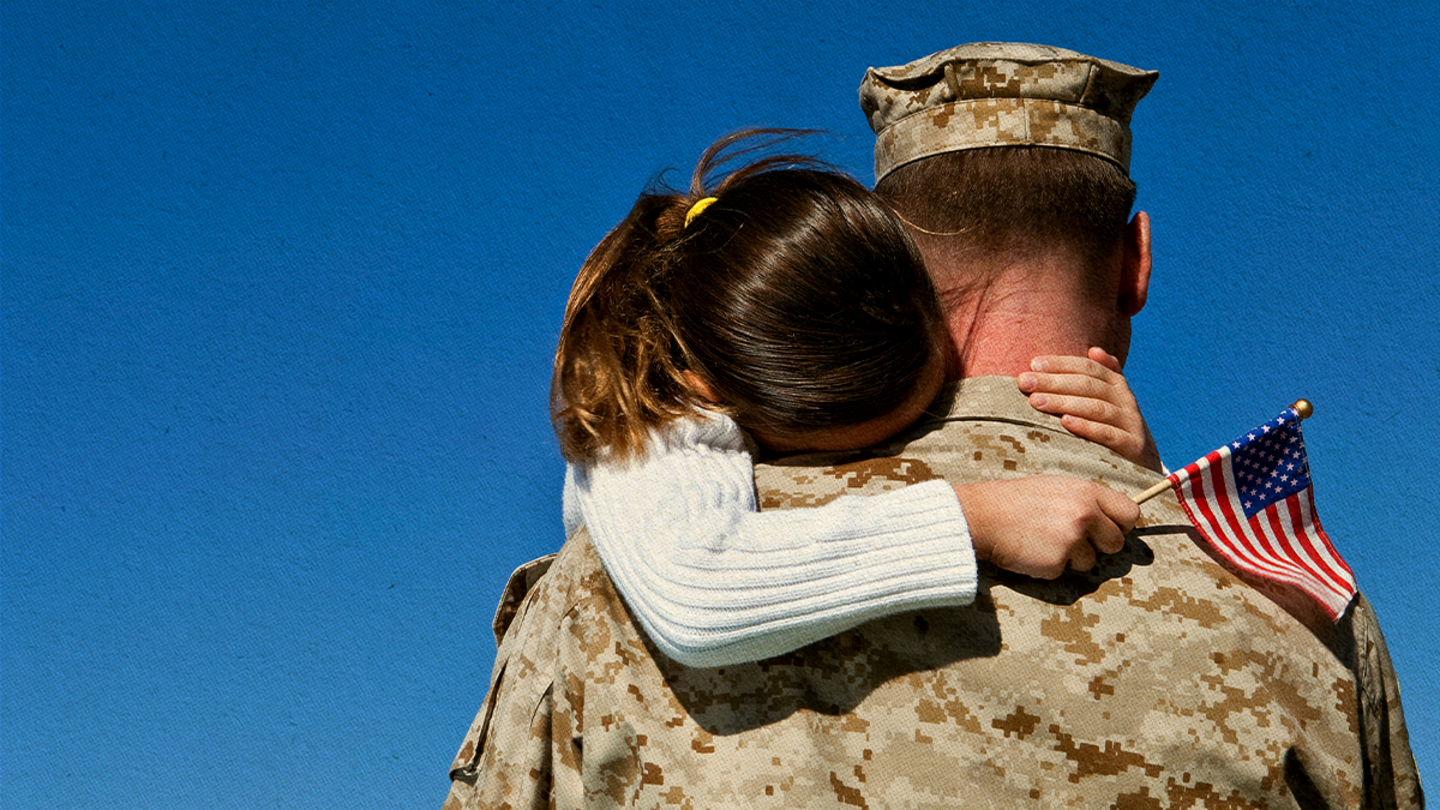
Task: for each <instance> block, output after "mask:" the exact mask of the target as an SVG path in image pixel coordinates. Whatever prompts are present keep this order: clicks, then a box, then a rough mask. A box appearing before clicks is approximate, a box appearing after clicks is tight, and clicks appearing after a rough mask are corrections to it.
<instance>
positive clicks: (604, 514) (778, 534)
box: [564, 414, 976, 667]
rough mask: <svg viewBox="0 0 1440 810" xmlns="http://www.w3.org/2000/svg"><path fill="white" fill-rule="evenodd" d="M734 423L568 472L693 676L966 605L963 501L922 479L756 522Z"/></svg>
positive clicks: (969, 568) (659, 630) (640, 598)
mask: <svg viewBox="0 0 1440 810" xmlns="http://www.w3.org/2000/svg"><path fill="white" fill-rule="evenodd" d="M751 449H752V445H751V444H750V443H749V440H748V438H747V437H746V435H745V433H744V432H743V431H742V430H741V429H740V427H739V426H738V425H736V424H735V422H734V421H733V420H731V419H729V418H728V417H725V416H721V415H718V414H707V415H705V416H700V417H696V418H691V419H681V420H677V421H676V422H673V423H671V424H670V425H667V426H666V428H665V429H664V430H662V431H658V432H656V433H654V434H652V436H651V437H650V439H649V442H648V444H647V447H646V452H645V454H644V456H643V457H641V458H638V459H636V460H634V461H630V462H626V463H609V462H602V463H599V464H594V465H573V464H572V465H570V467H569V468H568V469H567V471H566V476H565V497H564V514H565V531H566V535H567V536H568V535H569V534H570V533H571V532H573V531H574V530H575V529H577V528H578V527H579V526H580V525H581V524H582V523H583V524H584V525H585V526H586V527H587V528H588V529H589V530H590V538H591V540H592V542H593V543H594V544H595V549H596V551H597V552H599V554H600V559H601V561H602V562H604V564H605V570H606V571H607V572H609V574H610V577H611V579H612V580H613V581H614V582H615V586H616V588H618V589H619V592H620V595H621V597H622V598H624V600H625V603H626V604H627V605H629V607H630V609H631V611H633V613H634V614H635V617H636V618H637V619H638V620H639V621H640V624H641V625H642V626H644V628H645V631H646V632H647V633H648V634H649V635H650V638H651V639H652V640H653V641H654V642H655V644H656V645H657V646H658V647H659V648H660V649H661V650H662V651H663V652H664V653H665V654H666V655H668V656H670V657H671V658H673V659H675V660H676V661H679V662H681V663H683V664H686V665H687V666H694V667H702V666H708V667H714V666H722V665H725V664H734V663H741V662H745V661H756V660H760V659H762V658H769V657H772V656H776V655H780V654H782V653H786V652H790V651H791V650H795V649H797V648H799V647H802V646H804V645H806V644H809V643H811V642H814V641H818V640H820V639H823V638H827V637H829V636H832V635H834V634H836V633H839V632H841V631H843V630H848V629H850V628H851V627H854V626H856V625H858V624H861V623H863V622H865V621H868V620H870V619H874V618H878V617H880V616H885V615H889V614H892V613H897V612H900V611H905V610H914V609H919V608H928V607H955V606H962V605H968V604H970V602H971V601H973V600H974V598H975V588H976V568H975V552H974V549H973V548H972V547H971V543H970V533H969V530H968V528H967V526H966V523H965V515H964V513H963V512H962V511H961V509H960V502H959V500H958V499H957V498H956V497H955V491H954V489H953V488H952V487H951V486H950V485H949V484H946V483H945V482H944V481H927V482H924V483H920V484H913V485H910V486H906V487H902V488H900V489H897V490H895V491H892V492H887V493H884V494H882V495H874V496H847V497H842V498H839V499H837V500H835V501H832V502H831V503H828V504H826V505H824V506H821V507H818V508H813V509H789V510H772V511H767V512H759V511H758V510H757V509H756V505H755V484H754V458H753V455H752V452H751Z"/></svg>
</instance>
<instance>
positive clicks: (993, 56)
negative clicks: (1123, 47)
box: [860, 43, 1158, 354]
mask: <svg viewBox="0 0 1440 810" xmlns="http://www.w3.org/2000/svg"><path fill="white" fill-rule="evenodd" d="M1157 75H1158V74H1156V73H1154V72H1149V71H1142V70H1138V69H1136V68H1132V67H1129V66H1126V65H1121V64H1118V63H1115V62H1110V61H1107V60H1104V59H1097V58H1095V57H1091V56H1085V55H1083V54H1079V53H1075V52H1073V51H1067V50H1064V49H1061V48H1052V47H1047V46H1042V45H1029V44H1022V43H974V44H968V45H960V46H957V47H955V48H950V49H949V50H945V51H941V52H939V53H935V54H931V55H930V56H927V57H924V58H922V59H918V60H916V61H914V62H911V63H909V64H907V65H903V66H900V67H890V68H871V69H870V70H868V71H867V72H866V75H865V79H864V81H863V82H862V84H861V86H860V106H861V109H862V110H863V111H864V112H865V114H866V116H867V118H868V119H869V122H870V126H871V128H872V129H874V130H875V133H876V141H875V176H876V187H875V188H876V191H877V192H878V193H879V195H880V196H881V197H882V198H883V199H884V200H885V201H886V202H887V203H888V204H889V205H890V206H891V207H892V208H894V209H895V211H896V212H897V213H898V214H899V215H900V216H901V217H902V218H903V219H904V220H905V222H906V223H907V225H909V227H910V229H911V233H912V235H913V236H914V237H915V240H916V242H917V244H918V246H919V247H920V249H921V251H922V253H923V254H924V255H925V259H926V262H927V265H928V266H929V268H930V270H931V273H932V275H933V276H934V277H935V280H936V283H937V286H938V287H939V289H940V292H941V294H942V296H946V297H947V298H948V299H950V300H952V301H953V300H957V299H959V298H963V297H964V296H963V295H962V293H964V292H965V291H967V290H970V289H972V288H973V287H974V286H975V285H977V284H981V285H983V284H985V283H988V282H989V280H990V278H991V276H992V275H993V274H994V273H996V272H1000V271H1001V269H1003V268H1015V267H1027V266H1032V265H1035V264H1036V263H1035V262H1032V261H1031V260H1032V259H1035V258H1037V257H1048V258H1052V259H1053V258H1054V257H1055V256H1057V255H1059V256H1063V257H1065V258H1066V259H1067V262H1066V264H1067V266H1073V267H1074V268H1076V272H1081V273H1082V274H1084V275H1086V276H1087V277H1088V278H1087V283H1089V282H1093V283H1091V286H1092V287H1093V292H1094V294H1095V295H1098V296H1108V295H1111V294H1112V293H1113V290H1112V288H1113V286H1114V284H1115V283H1116V282H1115V279H1114V278H1113V276H1114V272H1115V268H1116V266H1117V262H1120V261H1123V257H1124V254H1125V252H1126V249H1127V248H1126V246H1127V241H1134V239H1135V238H1136V234H1135V233H1134V230H1135V228H1136V226H1137V223H1135V222H1133V221H1132V220H1131V217H1130V212H1131V207H1132V206H1133V204H1134V201H1135V184H1134V183H1133V182H1132V181H1131V179H1130V177H1129V164H1130V129H1129V122H1130V114H1131V112H1132V111H1133V110H1134V108H1135V105H1136V103H1137V102H1138V101H1139V100H1140V99H1141V98H1142V97H1143V96H1144V95H1145V93H1146V92H1147V91H1148V90H1149V89H1150V86H1151V85H1152V84H1153V83H1154V82H1155V79H1156V78H1157ZM1137 219H1140V220H1142V222H1140V223H1138V225H1140V226H1143V225H1144V224H1145V222H1146V221H1144V218H1143V215H1140V216H1139V217H1137ZM1140 247H1143V249H1144V253H1145V256H1144V260H1145V262H1146V273H1147V274H1148V237H1147V244H1146V245H1144V246H1135V245H1132V246H1131V249H1132V250H1137V249H1139V248H1140ZM1135 258H1138V257H1135ZM1051 264H1052V265H1053V264H1054V263H1053V262H1051ZM1147 278H1148V275H1147ZM1131 286H1132V287H1133V284H1132V285H1131ZM1127 295H1128V297H1129V298H1130V299H1133V300H1127V301H1117V302H1116V303H1117V305H1118V306H1119V309H1120V311H1121V312H1123V313H1124V314H1123V315H1122V317H1128V316H1129V315H1133V314H1134V312H1137V311H1138V310H1139V307H1140V306H1143V303H1144V301H1143V296H1144V290H1143V289H1141V290H1139V292H1138V297H1137V293H1135V292H1131V293H1128V294H1127ZM1116 297H1117V298H1118V297H1120V296H1116ZM1119 348H1120V349H1121V352H1117V354H1119V353H1122V352H1123V347H1119ZM1112 351H1114V349H1112Z"/></svg>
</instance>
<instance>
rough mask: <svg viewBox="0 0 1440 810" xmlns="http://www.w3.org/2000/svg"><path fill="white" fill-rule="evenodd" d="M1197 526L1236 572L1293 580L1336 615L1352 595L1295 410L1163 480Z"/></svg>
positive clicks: (1352, 581) (1347, 571) (1351, 576)
mask: <svg viewBox="0 0 1440 810" xmlns="http://www.w3.org/2000/svg"><path fill="white" fill-rule="evenodd" d="M1168 480H1169V481H1170V485H1171V486H1172V487H1173V488H1174V490H1175V494H1176V496H1178V497H1179V498H1180V505H1181V506H1183V507H1185V511H1186V512H1187V513H1188V514H1189V515H1190V521H1191V522H1192V523H1194V524H1195V528H1196V529H1198V530H1199V531H1200V534H1201V535H1202V536H1203V537H1204V538H1205V539H1206V540H1207V541H1209V543H1210V545H1211V546H1212V547H1214V548H1215V550H1216V551H1218V552H1219V553H1221V554H1222V555H1224V556H1225V557H1226V558H1227V559H1228V560H1230V561H1231V562H1232V563H1234V564H1235V565H1236V566H1238V567H1240V568H1241V569H1243V570H1245V571H1248V572H1250V573H1252V574H1255V575H1257V576H1261V577H1264V578H1266V579H1271V580H1275V581H1278V582H1283V583H1287V584H1289V585H1293V586H1295V587H1297V588H1299V589H1300V590H1302V591H1304V592H1305V593H1307V594H1309V595H1310V596H1312V597H1314V599H1315V600H1316V601H1317V602H1319V603H1320V606H1321V607H1322V608H1324V609H1325V612H1326V613H1327V614H1328V615H1329V616H1330V618H1331V619H1332V620H1334V619H1338V618H1339V617H1340V615H1341V614H1342V613H1344V612H1345V608H1346V606H1347V605H1349V604H1350V600H1351V598H1352V597H1354V596H1355V592H1356V587H1355V575H1354V574H1353V573H1351V571H1350V566H1348V565H1346V564H1345V561H1344V560H1342V559H1340V555H1339V554H1338V553H1336V551H1335V547H1334V546H1332V545H1331V544H1330V538H1329V537H1327V536H1326V535H1325V530H1324V529H1322V528H1320V519H1319V518H1318V517H1316V515H1315V496H1314V493H1313V491H1312V490H1311V488H1310V466H1309V463H1308V462H1307V461H1306V459H1305V441H1304V439H1303V437H1302V436H1301V434H1300V415H1299V413H1297V412H1296V410H1295V409H1294V408H1287V409H1286V410H1285V411H1284V412H1283V413H1281V414H1280V415H1279V416H1277V417H1275V418H1274V419H1272V420H1270V421H1269V422H1266V423H1265V424H1263V425H1261V426H1259V427H1257V428H1255V429H1254V430H1252V431H1250V432H1249V433H1247V434H1245V435H1244V436H1241V437H1240V438H1238V439H1236V440H1235V441H1233V442H1231V443H1229V444H1227V445H1225V446H1224V447H1221V448H1220V449H1219V450H1216V451H1215V452H1213V453H1210V454H1209V455H1207V456H1205V457H1204V458H1202V459H1200V460H1199V461H1196V462H1195V463H1194V464H1190V465H1188V466H1186V467H1185V468H1183V469H1180V470H1177V471H1175V472H1173V473H1171V474H1170V477H1169V479H1168Z"/></svg>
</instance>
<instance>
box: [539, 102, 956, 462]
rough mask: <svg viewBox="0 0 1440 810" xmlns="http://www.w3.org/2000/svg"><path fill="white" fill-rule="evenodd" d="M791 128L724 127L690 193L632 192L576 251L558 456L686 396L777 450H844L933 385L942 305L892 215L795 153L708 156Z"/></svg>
mask: <svg viewBox="0 0 1440 810" xmlns="http://www.w3.org/2000/svg"><path fill="white" fill-rule="evenodd" d="M796 134H800V133H797V132H794V131H776V130H753V131H747V132H741V133H737V134H734V135H730V136H727V137H725V138H722V139H721V140H719V141H718V142H716V143H715V144H714V145H712V146H711V147H710V148H709V149H708V150H707V151H706V152H705V154H704V155H703V156H702V157H701V158H700V162H699V164H698V165H697V166H696V168H695V172H694V174H693V176H692V179H691V183H690V189H689V192H688V193H683V194H682V193H680V192H676V191H670V190H666V189H657V190H652V191H647V192H645V193H644V194H642V195H641V196H640V199H639V200H638V201H637V202H636V203H635V206H634V208H632V209H631V211H630V214H629V216H627V217H626V218H625V220H624V221H623V222H621V223H620V224H619V225H618V226H617V227H616V228H615V229H614V230H612V231H611V232H610V233H609V234H608V235H606V237H605V238H604V239H603V240H601V242H600V244H599V245H598V246H597V247H596V248H595V250H594V251H593V252H591V254H590V256H589V258H588V259H586V261H585V264H584V265H583V266H582V267H581V269H580V273H579V275H578V277H577V278H576V279H575V285H574V287H573V288H572V289H571V292H570V301H569V303H568V304H567V306H566V310H565V320H564V322H563V324H562V326H561V331H560V343H559V347H558V349H557V351H556V357H555V376H554V379H553V381H552V387H551V401H552V408H553V411H552V418H553V421H554V424H555V429H556V433H557V435H558V436H559V438H560V449H561V452H562V453H563V454H564V455H565V457H566V458H567V459H569V460H571V461H581V462H585V461H593V460H595V459H597V458H599V457H600V456H601V455H602V454H604V455H605V456H606V457H610V458H624V457H626V456H629V455H631V454H633V453H636V452H640V451H642V450H643V447H644V442H645V439H646V437H647V435H648V434H649V433H650V431H652V430H654V429H656V428H658V427H661V426H662V425H664V424H665V423H667V422H669V421H670V420H673V419H676V418H680V417H683V416H686V415H689V414H693V413H695V412H696V411H699V410H702V409H706V410H714V411H720V412H722V413H725V414H727V415H729V416H730V417H731V418H733V419H734V420H735V421H736V422H737V423H738V424H739V425H740V426H741V427H743V428H745V429H746V430H748V431H749V432H750V433H751V434H752V435H753V436H755V437H756V438H757V439H758V440H759V441H760V442H761V443H762V444H765V445H767V446H768V447H770V448H772V449H775V450H781V451H790V450H839V449H850V448H855V447H861V446H864V445H868V444H872V443H874V442H876V441H879V440H881V439H884V438H886V437H887V436H889V435H891V434H893V433H895V432H897V431H899V430H901V429H903V428H905V427H906V426H907V425H909V423H910V422H912V421H914V419H915V418H916V417H918V416H919V415H920V413H921V412H922V411H923V409H924V408H925V406H926V405H928V404H929V402H930V400H931V399H933V398H934V396H935V393H936V392H937V391H938V389H939V387H940V383H941V381H942V380H943V377H944V359H943V358H944V357H945V353H944V351H943V350H942V348H941V341H942V340H943V334H944V330H943V325H942V317H941V314H940V309H939V305H938V304H937V302H936V299H935V292H934V288H933V287H932V286H931V283H930V278H929V276H928V275H927V274H926V272H925V268H924V264H923V262H922V260H921V258H920V254H919V252H918V251H917V250H916V248H915V246H914V244H913V243H912V242H911V241H910V238H909V236H908V235H907V234H906V232H905V229H904V226H903V224H902V223H901V222H900V220H899V219H898V218H897V217H896V216H895V214H894V213H893V212H891V211H890V209H889V208H887V207H886V206H885V205H884V204H883V203H881V202H880V201H879V199H878V198H876V197H875V195H874V194H873V193H872V192H871V191H869V190H868V189H866V188H865V187H864V186H862V185H861V184H859V183H858V182H856V181H855V180H853V179H851V178H849V177H847V176H845V175H843V174H840V173H838V172H835V171H833V170H830V169H828V168H825V167H823V166H822V165H820V164H818V163H816V162H815V161H814V160H813V159H811V158H808V157H802V156H796V155H779V156H771V157H763V158H759V159H753V160H751V161H749V162H748V163H744V164H743V165H741V166H740V167H738V168H735V169H733V170H730V171H728V172H722V171H721V169H722V168H723V167H725V165H726V164H728V163H730V162H732V161H735V160H737V159H739V158H741V157H744V156H747V155H753V154H754V153H755V152H756V151H757V150H763V149H768V148H771V147H773V146H774V145H775V143H777V142H778V141H780V140H784V139H786V138H789V137H793V136H794V135H796ZM712 198H713V199H712ZM687 218H688V220H689V224H688V225H687V224H686V221H687Z"/></svg>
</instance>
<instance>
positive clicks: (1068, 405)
mask: <svg viewBox="0 0 1440 810" xmlns="http://www.w3.org/2000/svg"><path fill="white" fill-rule="evenodd" d="M1030 368H1031V370H1030V371H1027V372H1025V373H1024V374H1021V375H1020V377H1019V378H1018V379H1017V383H1018V384H1019V386H1020V390H1021V391H1024V392H1025V393H1027V394H1029V395H1030V405H1031V407H1033V408H1035V409H1036V410H1039V411H1044V412H1045V413H1053V414H1057V415H1059V416H1060V423H1061V424H1062V425H1064V426H1065V429H1066V430H1068V431H1070V432H1071V433H1074V434H1075V435H1076V436H1079V437H1080V438H1082V439H1089V440H1090V441H1092V442H1097V443H1099V444H1103V445H1105V446H1106V447H1108V448H1110V449H1111V450H1114V451H1115V452H1116V453H1119V454H1120V455H1122V456H1124V457H1125V458H1127V459H1129V460H1131V461H1133V462H1135V463H1136V464H1139V465H1140V466H1142V467H1146V468H1149V469H1151V470H1154V471H1156V472H1160V471H1161V470H1162V466H1161V464H1160V452H1159V451H1158V450H1157V449H1156V448H1155V439H1154V438H1152V437H1151V436H1150V429H1149V428H1148V427H1146V426H1145V418H1144V417H1143V416H1141V415H1140V406H1139V405H1138V404H1136V402H1135V395H1134V394H1132V393H1130V386H1129V385H1128V384H1127V383H1126V382H1125V377H1124V376H1122V375H1121V374H1120V361H1118V360H1116V359H1115V358H1114V357H1112V356H1111V355H1110V353H1109V352H1107V351H1105V350H1104V349H1101V348H1092V349H1091V350H1090V354H1089V356H1088V357H1067V356H1064V355H1044V356H1041V357H1037V358H1035V359H1034V360H1032V361H1031V362H1030Z"/></svg>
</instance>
